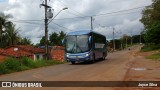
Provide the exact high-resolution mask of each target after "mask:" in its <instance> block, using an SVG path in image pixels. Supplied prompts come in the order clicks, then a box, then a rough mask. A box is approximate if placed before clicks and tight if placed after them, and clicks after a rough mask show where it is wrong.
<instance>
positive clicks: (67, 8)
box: [48, 7, 68, 24]
mask: <svg viewBox="0 0 160 90" xmlns="http://www.w3.org/2000/svg"><path fill="white" fill-rule="evenodd" d="M66 9H68V8H67V7H64V8H62V9H61V10H60V11H59V12H58V13H57V14H56V15H55V16H54V17H53V18H52V19H51V20H50V21H49V22H48V24H49V23H50V22H52V21H53V19H55V18H56V17H57V16H58V14H59V13H60V12H62V11H63V10H66Z"/></svg>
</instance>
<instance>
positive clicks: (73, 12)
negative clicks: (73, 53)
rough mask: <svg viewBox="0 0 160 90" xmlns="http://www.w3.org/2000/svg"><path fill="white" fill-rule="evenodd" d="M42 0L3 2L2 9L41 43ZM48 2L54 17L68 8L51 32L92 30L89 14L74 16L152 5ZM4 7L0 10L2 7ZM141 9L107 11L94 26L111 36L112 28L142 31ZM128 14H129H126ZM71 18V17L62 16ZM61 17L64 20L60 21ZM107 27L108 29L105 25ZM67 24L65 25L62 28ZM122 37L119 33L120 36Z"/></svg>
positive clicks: (129, 0) (130, 0)
mask: <svg viewBox="0 0 160 90" xmlns="http://www.w3.org/2000/svg"><path fill="white" fill-rule="evenodd" d="M42 1H43V0H8V2H0V8H2V9H3V11H4V12H5V13H7V14H12V15H13V17H14V18H13V19H12V21H14V23H15V24H16V26H17V28H18V27H21V28H20V29H21V31H20V35H21V36H23V37H28V38H30V39H31V40H32V42H33V43H38V42H39V40H40V38H41V37H42V36H44V20H43V19H44V8H43V7H41V8H40V7H39V6H40V4H41V3H42ZM48 4H49V5H50V6H52V7H53V8H54V12H53V13H54V16H55V15H56V14H57V13H58V12H59V11H60V10H61V9H62V8H63V7H66V6H67V7H68V9H67V10H65V11H62V12H61V13H60V14H59V15H58V16H57V17H56V18H55V19H54V20H53V21H52V22H54V23H57V24H58V25H60V26H57V25H55V24H53V23H50V24H49V34H50V33H52V32H57V31H59V30H63V31H65V32H68V31H70V29H71V30H74V29H90V27H91V26H90V17H86V18H73V17H83V16H90V15H98V14H104V13H109V12H116V11H121V10H127V9H131V8H135V7H141V6H145V5H150V4H151V0H100V1H99V0H78V1H77V0H61V1H59V0H50V2H49V1H48ZM2 9H1V10H2ZM141 10H142V8H141V9H138V10H137V9H136V10H132V11H127V12H123V13H122V12H121V13H115V14H108V15H105V16H94V18H95V20H94V22H93V26H94V29H95V31H98V32H100V33H102V34H105V35H106V37H107V38H110V39H111V38H112V32H113V30H112V29H111V27H113V26H114V27H115V29H116V31H119V30H121V32H122V33H123V34H128V35H131V33H132V34H139V32H140V29H142V28H143V25H142V24H141V23H140V22H139V19H140V18H141ZM127 13H128V14H127ZM63 18H72V19H63ZM57 19H62V20H57ZM17 20H41V21H32V22H29V23H28V22H27V23H24V21H22V22H23V23H22V22H15V21H17ZM97 24H100V25H101V26H106V27H108V28H102V27H100V26H99V25H97ZM63 27H66V28H68V29H66V28H63ZM118 37H120V35H119V34H117V38H118Z"/></svg>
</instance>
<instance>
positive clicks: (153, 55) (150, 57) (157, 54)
mask: <svg viewBox="0 0 160 90" xmlns="http://www.w3.org/2000/svg"><path fill="white" fill-rule="evenodd" d="M146 58H147V59H152V60H158V61H160V52H159V53H155V54H152V55H150V56H147V57H146Z"/></svg>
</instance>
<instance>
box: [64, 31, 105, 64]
mask: <svg viewBox="0 0 160 90" xmlns="http://www.w3.org/2000/svg"><path fill="white" fill-rule="evenodd" d="M63 44H64V45H65V52H66V54H65V57H66V60H67V61H70V62H71V63H72V64H75V63H76V62H82V61H92V62H94V61H95V60H97V59H105V57H106V56H107V43H106V37H105V36H104V35H102V34H100V33H97V32H94V31H90V30H80V31H74V32H69V33H68V34H67V35H66V37H65V39H64V40H63Z"/></svg>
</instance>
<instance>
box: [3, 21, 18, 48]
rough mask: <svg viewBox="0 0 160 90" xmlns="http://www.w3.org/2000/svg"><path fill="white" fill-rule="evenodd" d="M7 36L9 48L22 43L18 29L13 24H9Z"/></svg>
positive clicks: (6, 31)
mask: <svg viewBox="0 0 160 90" xmlns="http://www.w3.org/2000/svg"><path fill="white" fill-rule="evenodd" d="M5 36H6V37H7V42H6V43H7V44H8V46H11V45H16V44H17V43H18V42H20V36H19V35H18V29H16V28H15V25H14V24H13V23H11V22H10V23H8V24H7V27H6V30H5Z"/></svg>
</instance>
